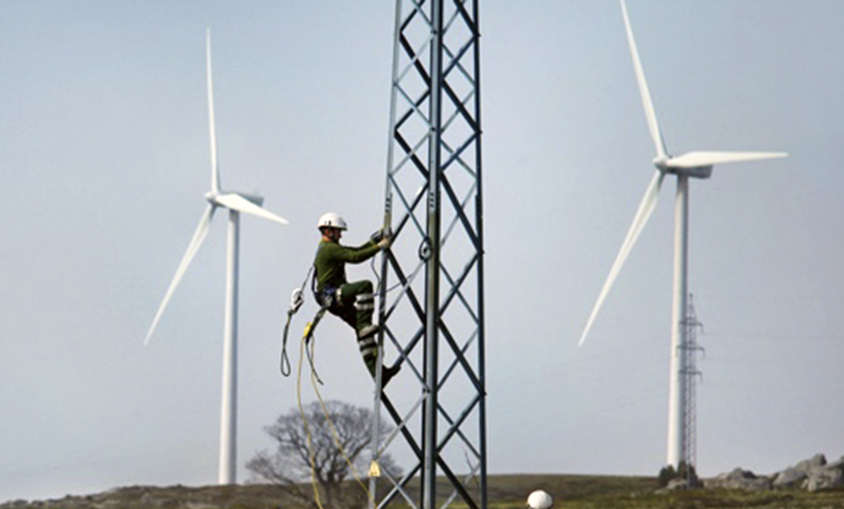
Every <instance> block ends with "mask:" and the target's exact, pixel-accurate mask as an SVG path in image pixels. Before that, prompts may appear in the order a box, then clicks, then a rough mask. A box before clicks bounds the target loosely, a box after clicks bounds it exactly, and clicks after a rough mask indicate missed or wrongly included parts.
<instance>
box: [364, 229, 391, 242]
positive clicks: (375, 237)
mask: <svg viewBox="0 0 844 509" xmlns="http://www.w3.org/2000/svg"><path fill="white" fill-rule="evenodd" d="M389 236H390V230H389V229H387V230H384V229H383V228H381V229H380V230H378V231H376V232H375V233H373V234H372V235H370V236H369V240H371V241H372V242H375V243H376V244H377V243H379V242H381V239H383V238H384V237H389Z"/></svg>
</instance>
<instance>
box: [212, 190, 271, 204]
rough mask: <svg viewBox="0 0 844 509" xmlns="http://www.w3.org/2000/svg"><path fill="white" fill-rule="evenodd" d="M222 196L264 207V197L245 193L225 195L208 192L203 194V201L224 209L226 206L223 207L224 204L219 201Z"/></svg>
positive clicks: (224, 193) (223, 193)
mask: <svg viewBox="0 0 844 509" xmlns="http://www.w3.org/2000/svg"><path fill="white" fill-rule="evenodd" d="M224 196H240V197H241V198H243V199H244V200H246V201H248V202H249V203H251V204H253V205H257V206H258V207H261V206H263V205H264V197H263V196H260V195H257V194H246V193H226V192H215V191H208V192H207V193H205V201H207V202H208V203H210V204H211V205H214V206H222V207H226V206H227V205H225V203H223V200H221V197H224Z"/></svg>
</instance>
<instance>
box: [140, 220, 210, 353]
mask: <svg viewBox="0 0 844 509" xmlns="http://www.w3.org/2000/svg"><path fill="white" fill-rule="evenodd" d="M215 209H216V207H215V206H214V205H209V206H208V208H207V209H205V212H204V213H203V214H202V218H201V219H200V220H199V226H198V227H197V228H196V231H195V232H194V233H193V237H191V239H190V244H188V249H187V251H186V252H185V255H184V256H183V257H182V261H181V262H179V268H177V269H176V275H175V276H173V280H172V281H170V286H169V287H168V288H167V292H166V293H165V294H164V300H162V301H161V305H160V306H159V307H158V311H157V312H156V313H155V318H153V320H152V325H151V326H150V328H149V332H147V337H146V339H145V340H144V345H147V344H148V343H149V340H150V338H152V333H153V332H154V331H155V327H156V326H157V325H158V322H159V320H161V315H162V314H163V313H164V308H166V307H167V304H168V303H169V302H170V298H171V297H172V296H173V292H175V291H176V287H177V286H179V282H180V281H181V280H182V277H183V276H184V275H185V272H187V270H188V266H189V265H190V263H191V261H193V257H194V256H195V255H196V253H197V251H199V248H200V246H202V242H203V241H204V240H205V236H206V235H207V234H208V227H209V225H210V223H211V217H212V216H213V215H214V210H215Z"/></svg>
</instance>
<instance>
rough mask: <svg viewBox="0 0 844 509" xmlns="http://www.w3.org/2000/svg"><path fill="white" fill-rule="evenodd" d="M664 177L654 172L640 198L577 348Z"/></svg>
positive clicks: (628, 251)
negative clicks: (640, 200) (643, 194)
mask: <svg viewBox="0 0 844 509" xmlns="http://www.w3.org/2000/svg"><path fill="white" fill-rule="evenodd" d="M664 176H665V174H664V173H662V172H661V171H659V170H657V171H655V172H654V176H653V178H652V179H651V183H650V184H649V185H648V188H647V190H645V196H644V197H643V198H642V202H641V203H640V204H639V209H638V210H637V211H636V215H635V216H634V217H633V223H632V224H631V225H630V230H628V232H627V236H626V237H625V238H624V242H623V243H622V244H621V250H620V251H619V252H618V256H616V258H615V262H613V264H612V268H611V269H610V274H609V276H607V280H606V282H605V283H604V287H603V288H602V289H601V293H600V295H598V301H597V302H596V303H595V307H594V308H592V314H590V315H589V320H588V321H587V322H586V327H585V328H584V329H583V334H581V336H580V341H578V343H577V346H582V345H583V342H584V341H586V335H587V334H589V330H590V329H591V328H592V324H593V323H594V321H595V317H596V316H598V311H599V310H600V309H601V306H602V305H603V304H604V300H605V299H606V298H607V294H609V292H610V288H612V285H613V283H615V280H616V278H617V277H618V274H619V272H620V271H621V267H622V266H623V265H624V262H625V261H627V256H628V255H629V254H630V251H631V250H632V249H633V245H634V244H636V240H638V239H639V235H640V234H641V233H642V230H643V229H644V228H645V224H647V222H648V219H650V217H651V214H652V213H653V211H654V208H655V207H656V203H657V200H658V199H659V189H660V187H662V179H663V178H664Z"/></svg>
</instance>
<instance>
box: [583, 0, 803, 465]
mask: <svg viewBox="0 0 844 509" xmlns="http://www.w3.org/2000/svg"><path fill="white" fill-rule="evenodd" d="M620 1H621V11H622V14H623V15H624V24H625V27H626V29H627V41H628V43H629V45H630V55H631V57H632V58H633V67H634V69H635V71H636V80H637V81H638V84H639V93H640V95H641V98H642V105H643V106H644V109H645V116H646V117H647V121H648V128H649V129H650V133H651V138H653V141H654V146H655V148H656V158H655V159H654V160H653V163H654V165H655V166H656V171H655V172H654V174H653V177H652V178H651V182H650V185H648V188H647V190H646V191H645V196H644V198H643V199H642V202H641V204H640V205H639V209H638V210H637V211H636V215H635V216H634V217H633V223H632V224H631V225H630V230H629V231H628V232H627V236H626V237H625V238H624V242H623V243H622V245H621V250H620V251H619V253H618V256H617V257H616V259H615V262H614V263H613V265H612V268H611V269H610V273H609V276H608V277H607V280H606V282H605V283H604V287H603V288H602V289H601V293H600V294H599V296H598V301H597V302H596V303H595V307H594V308H593V309H592V314H591V315H590V316H589V320H588V321H587V322H586V327H585V328H584V330H583V334H582V335H581V336H580V342H579V343H578V346H579V345H582V344H583V342H584V341H585V340H586V336H587V334H589V329H590V328H591V327H592V324H593V322H594V321H595V317H596V316H597V314H598V311H599V310H600V308H601V306H602V305H603V303H604V300H605V299H606V297H607V294H608V293H609V291H610V288H611V287H612V285H613V283H614V282H615V280H616V278H617V277H618V274H619V271H620V270H621V267H622V265H624V262H625V260H627V256H628V255H629V254H630V251H631V249H633V245H634V244H635V243H636V240H637V239H638V238H639V234H641V233H642V229H643V228H644V227H645V224H646V223H647V221H648V219H649V218H650V216H651V213H652V212H653V210H654V207H655V206H656V202H657V198H658V196H659V190H660V187H661V185H662V180H663V179H664V178H665V176H666V175H667V174H671V175H676V176H677V195H676V199H675V210H674V221H675V223H674V285H673V299H672V306H671V368H670V369H671V374H670V388H669V404H668V461H667V464H669V465H673V466H674V467H675V468H676V467H678V466H679V464H680V462H681V461H684V462H687V461H688V455H687V453H688V449H687V446H688V437H686V436H684V435H685V428H684V426H683V417H684V416H685V415H686V405H687V402H686V400H685V394H686V391H685V379H684V377H683V376H682V374H683V373H684V372H685V366H684V365H683V363H684V358H685V356H684V355H683V352H682V348H683V347H684V346H685V345H686V327H684V318H685V313H686V299H687V296H688V289H687V277H688V227H689V178H691V177H694V178H700V179H705V178H709V176H710V175H711V174H712V167H713V165H715V164H719V163H732V162H739V161H754V160H759V159H769V158H775V157H786V156H787V155H788V154H785V153H781V152H776V153H774V152H689V153H686V154H683V155H680V156H676V157H673V156H671V155H669V154H668V153H667V151H666V148H665V143H664V142H663V139H662V134H661V133H660V130H659V125H658V124H657V119H656V113H655V112H654V107H653V104H652V102H651V96H650V93H649V92H648V85H647V83H646V82H645V74H644V72H643V71H642V64H641V62H640V61H639V54H638V51H637V50H636V41H635V40H634V39H633V30H632V28H631V27H630V20H629V18H628V16H627V7H626V6H625V4H624V0H620Z"/></svg>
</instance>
